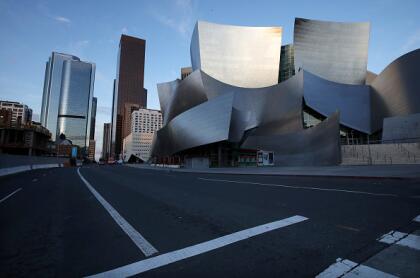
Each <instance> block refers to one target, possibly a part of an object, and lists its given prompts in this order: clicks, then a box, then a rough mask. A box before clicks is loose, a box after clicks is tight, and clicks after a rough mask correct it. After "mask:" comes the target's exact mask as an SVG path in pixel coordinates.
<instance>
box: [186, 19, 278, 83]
mask: <svg viewBox="0 0 420 278" xmlns="http://www.w3.org/2000/svg"><path fill="white" fill-rule="evenodd" d="M281 35H282V28H281V27H245V26H233V25H222V24H215V23H210V22H205V21H198V22H197V24H196V25H195V28H194V32H193V35H192V39H191V46H190V52H191V65H192V70H193V71H195V70H197V69H201V70H202V71H204V72H205V73H207V74H208V75H210V76H211V77H213V78H215V79H217V80H220V81H221V82H223V83H227V84H230V85H234V86H238V87H245V88H260V87H267V86H272V85H275V84H277V83H278V74H279V63H280V47H281Z"/></svg>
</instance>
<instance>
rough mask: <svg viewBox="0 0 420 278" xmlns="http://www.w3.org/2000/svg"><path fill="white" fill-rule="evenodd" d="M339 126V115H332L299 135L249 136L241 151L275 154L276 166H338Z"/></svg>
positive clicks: (294, 133) (339, 156)
mask: <svg viewBox="0 0 420 278" xmlns="http://www.w3.org/2000/svg"><path fill="white" fill-rule="evenodd" d="M339 126H340V125H339V113H338V112H335V113H334V114H332V115H331V116H330V117H329V118H327V119H326V120H324V121H323V122H321V123H320V124H319V125H317V126H314V127H312V128H308V129H304V130H301V131H298V132H292V133H286V134H278V135H255V134H250V135H249V136H248V137H247V139H246V140H245V141H244V143H243V145H242V147H244V148H251V149H258V150H266V151H274V164H275V165H277V166H281V165H289V166H290V165H305V166H309V165H314V166H315V165H316V166H320V165H337V164H339V163H340V161H341V150H340V133H339V132H340V131H339ZM257 131H258V129H257Z"/></svg>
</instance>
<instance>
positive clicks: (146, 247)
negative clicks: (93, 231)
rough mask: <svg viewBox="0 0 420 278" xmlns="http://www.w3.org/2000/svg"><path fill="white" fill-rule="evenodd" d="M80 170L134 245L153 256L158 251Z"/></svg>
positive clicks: (86, 182) (100, 201)
mask: <svg viewBox="0 0 420 278" xmlns="http://www.w3.org/2000/svg"><path fill="white" fill-rule="evenodd" d="M79 170H80V168H77V173H78V174H79V177H80V178H81V179H82V181H83V182H84V183H85V185H86V186H87V188H88V189H89V190H90V192H92V194H93V196H95V197H96V199H97V200H98V201H99V203H101V205H102V206H103V207H104V208H105V209H106V210H107V211H108V213H109V214H110V215H111V217H112V218H113V219H114V221H115V222H117V224H118V225H119V226H120V228H121V229H122V230H123V231H124V232H125V233H126V234H127V235H128V236H129V237H130V239H131V240H132V241H133V242H134V244H135V245H136V246H137V247H138V248H139V249H140V250H141V251H142V252H143V254H144V255H145V256H147V257H148V256H151V255H153V254H155V253H157V252H158V251H157V250H156V248H155V247H153V246H152V245H151V244H150V243H149V242H148V241H147V240H146V239H145V238H144V237H143V236H142V235H141V234H140V233H139V232H138V231H136V229H134V227H133V226H131V225H130V223H128V222H127V221H126V220H125V219H124V218H123V217H122V216H121V215H120V214H119V213H118V211H116V210H115V209H114V208H113V207H112V206H111V205H110V204H109V203H108V202H107V201H106V200H105V199H104V198H103V197H102V196H101V195H100V194H99V193H98V192H97V191H96V190H95V189H94V188H93V186H92V185H91V184H90V183H89V182H88V181H87V180H86V179H85V178H84V177H83V176H82V174H80V171H79Z"/></svg>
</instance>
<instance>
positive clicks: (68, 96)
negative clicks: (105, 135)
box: [57, 61, 95, 149]
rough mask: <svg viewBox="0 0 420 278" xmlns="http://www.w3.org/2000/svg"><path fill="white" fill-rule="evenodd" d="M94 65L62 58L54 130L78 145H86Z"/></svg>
mask: <svg viewBox="0 0 420 278" xmlns="http://www.w3.org/2000/svg"><path fill="white" fill-rule="evenodd" d="M94 80H95V65H94V64H92V63H85V62H81V61H64V63H63V77H62V84H61V93H60V102H59V109H58V122H57V134H58V135H60V134H64V135H65V136H66V138H67V139H69V140H71V141H72V142H73V144H74V145H78V146H80V147H81V148H82V149H83V148H87V147H88V146H89V139H90V133H91V132H90V131H91V116H92V98H93V84H94Z"/></svg>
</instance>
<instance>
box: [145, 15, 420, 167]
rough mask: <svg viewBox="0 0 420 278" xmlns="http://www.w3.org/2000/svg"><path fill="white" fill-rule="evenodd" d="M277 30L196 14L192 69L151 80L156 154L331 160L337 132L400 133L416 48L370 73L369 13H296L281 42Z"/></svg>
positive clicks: (335, 158) (415, 97) (412, 101)
mask: <svg viewBox="0 0 420 278" xmlns="http://www.w3.org/2000/svg"><path fill="white" fill-rule="evenodd" d="M282 32H283V30H282V28H281V27H243V26H230V25H220V24H214V23H209V22H203V21H199V22H197V24H196V26H195V28H194V32H193V35H192V39H191V45H190V54H191V66H192V72H191V74H189V75H188V76H187V77H186V78H185V79H183V80H179V79H177V80H174V81H171V82H166V83H160V84H158V85H157V87H158V94H159V101H160V105H161V111H162V113H163V117H164V120H163V121H164V125H163V127H162V128H161V129H160V130H159V131H158V132H157V133H156V134H155V138H154V144H153V147H152V151H151V157H152V159H153V161H154V162H155V163H165V162H167V163H168V161H171V162H174V163H178V164H181V163H183V164H187V163H189V161H191V160H194V159H196V160H197V159H199V160H200V161H205V162H204V163H205V164H208V166H241V163H246V162H248V161H254V159H253V158H254V157H255V159H256V160H257V161H258V160H259V159H260V157H258V156H259V155H261V154H262V155H264V156H266V155H267V154H268V157H269V160H270V161H269V165H337V164H340V161H341V148H340V145H341V144H342V142H345V141H346V140H347V141H348V140H355V138H356V139H357V140H360V141H364V140H382V139H384V138H386V139H387V140H391V139H401V138H404V136H405V135H404V134H402V132H398V131H399V130H401V129H398V128H393V127H395V126H399V125H400V124H403V123H405V124H406V122H407V121H415V122H420V114H417V113H420V78H419V76H418V73H419V67H420V49H418V50H415V51H412V52H410V53H407V54H405V55H403V56H401V57H399V58H398V59H396V60H395V61H393V62H392V63H391V64H389V65H388V66H387V67H386V68H385V69H384V70H383V71H382V72H381V73H380V74H378V75H376V74H374V73H372V72H369V71H368V70H367V60H368V48H369V33H370V23H368V22H361V23H341V22H327V21H319V20H310V19H303V18H296V19H295V24H294V36H293V44H289V45H283V46H282ZM384 122H389V123H391V124H386V125H385V124H384ZM419 136H420V135H419Z"/></svg>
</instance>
